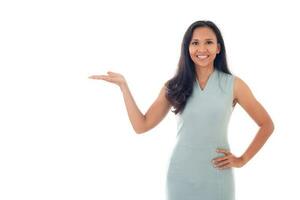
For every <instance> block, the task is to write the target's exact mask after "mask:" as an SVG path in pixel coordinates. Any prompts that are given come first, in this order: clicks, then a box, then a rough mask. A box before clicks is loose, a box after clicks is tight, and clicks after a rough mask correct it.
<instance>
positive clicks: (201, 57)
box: [197, 56, 208, 59]
mask: <svg viewBox="0 0 300 200" xmlns="http://www.w3.org/2000/svg"><path fill="white" fill-rule="evenodd" d="M197 57H198V58H200V59H205V58H207V57H208V56H197Z"/></svg>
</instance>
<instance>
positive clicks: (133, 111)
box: [120, 83, 171, 134]
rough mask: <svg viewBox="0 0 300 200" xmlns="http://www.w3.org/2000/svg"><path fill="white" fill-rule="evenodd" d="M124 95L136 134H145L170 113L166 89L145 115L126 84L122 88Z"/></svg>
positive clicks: (162, 90) (163, 88) (163, 89)
mask: <svg viewBox="0 0 300 200" xmlns="http://www.w3.org/2000/svg"><path fill="white" fill-rule="evenodd" d="M120 89H121V91H122V93H123V98H124V102H125V105H126V109H127V113H128V117H129V119H130V122H131V124H132V126H133V128H134V130H135V132H136V133H138V134H139V133H144V132H147V131H148V130H150V129H152V128H153V127H155V126H156V125H157V124H158V123H159V122H160V121H161V120H162V119H163V118H164V117H165V116H166V114H167V113H168V111H169V109H170V107H171V106H170V105H169V103H168V101H167V99H166V98H165V87H162V89H161V91H160V94H159V96H158V97H157V99H156V100H155V101H154V103H153V104H152V105H151V106H150V108H149V109H148V111H147V112H146V114H145V115H143V113H141V111H140V110H139V108H138V107H137V105H136V103H135V101H134V99H133V97H132V95H131V92H130V90H129V88H128V85H127V84H126V83H124V84H122V85H121V86H120Z"/></svg>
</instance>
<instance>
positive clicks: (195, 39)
mask: <svg viewBox="0 0 300 200" xmlns="http://www.w3.org/2000/svg"><path fill="white" fill-rule="evenodd" d="M192 40H197V41H198V39H196V38H194V39H192ZM205 40H213V39H212V38H206V39H205Z"/></svg>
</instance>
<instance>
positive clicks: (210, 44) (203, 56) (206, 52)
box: [189, 27, 221, 67]
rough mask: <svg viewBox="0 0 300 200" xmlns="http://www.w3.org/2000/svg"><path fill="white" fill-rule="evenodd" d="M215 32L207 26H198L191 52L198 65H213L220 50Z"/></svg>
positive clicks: (194, 33) (193, 37)
mask: <svg viewBox="0 0 300 200" xmlns="http://www.w3.org/2000/svg"><path fill="white" fill-rule="evenodd" d="M220 50H221V47H220V44H218V43H217V37H216V35H215V33H214V32H213V31H212V30H211V29H210V28H207V27H198V28H196V29H195V30H194V32H193V36H192V39H191V42H190V44H189V52H190V56H191V59H192V60H193V61H194V63H195V65H196V66H201V67H208V66H212V67H213V62H214V59H215V57H216V55H217V54H218V53H219V52H220Z"/></svg>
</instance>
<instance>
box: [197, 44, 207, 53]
mask: <svg viewBox="0 0 300 200" xmlns="http://www.w3.org/2000/svg"><path fill="white" fill-rule="evenodd" d="M197 51H198V52H205V51H206V47H205V46H204V45H198V48H197Z"/></svg>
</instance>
